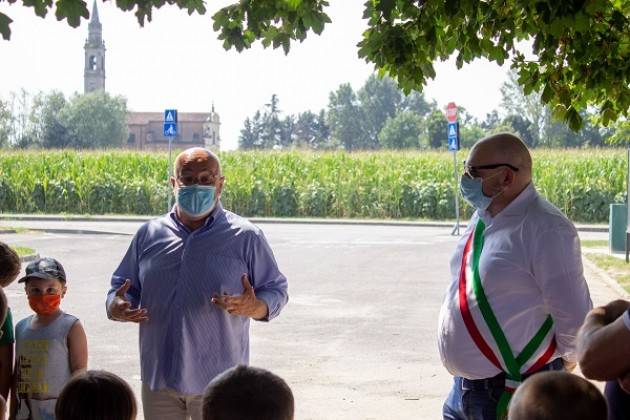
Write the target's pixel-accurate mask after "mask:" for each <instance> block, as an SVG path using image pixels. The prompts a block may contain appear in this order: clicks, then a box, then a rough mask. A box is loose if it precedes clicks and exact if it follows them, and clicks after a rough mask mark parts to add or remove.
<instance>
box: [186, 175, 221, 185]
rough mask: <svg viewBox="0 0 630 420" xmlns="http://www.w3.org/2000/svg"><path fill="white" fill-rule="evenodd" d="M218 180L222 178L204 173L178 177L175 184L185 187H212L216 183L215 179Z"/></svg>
mask: <svg viewBox="0 0 630 420" xmlns="http://www.w3.org/2000/svg"><path fill="white" fill-rule="evenodd" d="M220 178H223V176H222V175H213V174H205V173H204V174H201V175H198V176H192V175H180V176H178V177H177V182H178V183H179V184H180V185H184V186H186V187H188V186H191V185H214V183H215V182H217V179H220Z"/></svg>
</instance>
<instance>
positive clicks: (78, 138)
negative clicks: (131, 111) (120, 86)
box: [59, 91, 127, 148]
mask: <svg viewBox="0 0 630 420" xmlns="http://www.w3.org/2000/svg"><path fill="white" fill-rule="evenodd" d="M126 114H127V104H126V101H125V99H124V98H123V97H121V96H117V97H112V96H110V95H109V94H107V93H106V92H102V91H95V92H91V93H87V94H85V95H75V96H74V97H72V98H71V99H70V101H69V103H68V104H66V106H64V107H63V109H62V110H61V112H60V115H59V122H60V123H61V124H62V125H63V126H64V127H66V129H67V130H68V135H69V141H68V146H70V147H75V148H104V147H115V146H120V145H122V144H123V141H125V140H126V139H127V125H126V123H125V115H126Z"/></svg>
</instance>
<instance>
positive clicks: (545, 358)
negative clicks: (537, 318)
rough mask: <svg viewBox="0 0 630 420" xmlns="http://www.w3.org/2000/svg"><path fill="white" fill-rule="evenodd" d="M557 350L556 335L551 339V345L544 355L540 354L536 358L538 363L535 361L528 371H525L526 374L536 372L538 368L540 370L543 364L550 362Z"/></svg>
mask: <svg viewBox="0 0 630 420" xmlns="http://www.w3.org/2000/svg"><path fill="white" fill-rule="evenodd" d="M555 352H556V337H554V338H553V339H552V340H551V343H549V347H547V350H545V352H544V353H543V355H542V356H540V358H539V359H538V360H536V363H534V364H533V365H532V366H531V367H530V368H529V369H527V372H525V375H529V374H531V373H534V372H536V371H537V370H540V369H541V368H542V367H543V366H545V365H546V364H547V363H549V360H550V359H551V357H552V356H553V354H554V353H555Z"/></svg>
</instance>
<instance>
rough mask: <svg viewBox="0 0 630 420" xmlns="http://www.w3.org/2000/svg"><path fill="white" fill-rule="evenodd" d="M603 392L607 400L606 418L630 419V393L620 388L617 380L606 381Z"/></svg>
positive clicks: (615, 419) (611, 419) (609, 419)
mask: <svg viewBox="0 0 630 420" xmlns="http://www.w3.org/2000/svg"><path fill="white" fill-rule="evenodd" d="M604 394H605V395H606V401H607V402H608V420H630V394H628V393H627V392H626V391H624V390H623V389H621V387H620V386H619V382H617V381H608V382H606V388H604Z"/></svg>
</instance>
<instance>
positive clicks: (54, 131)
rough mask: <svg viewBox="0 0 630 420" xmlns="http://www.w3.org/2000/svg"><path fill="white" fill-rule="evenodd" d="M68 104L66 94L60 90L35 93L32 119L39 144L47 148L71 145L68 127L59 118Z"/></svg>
mask: <svg viewBox="0 0 630 420" xmlns="http://www.w3.org/2000/svg"><path fill="white" fill-rule="evenodd" d="M66 104H67V101H66V98H65V96H64V95H63V93H61V92H59V91H52V92H50V93H48V94H44V93H41V92H40V93H39V94H37V95H35V97H34V99H33V106H32V109H31V113H30V120H31V122H32V124H33V127H34V132H35V138H36V141H35V143H36V144H37V145H41V146H42V147H46V148H64V147H67V146H69V145H70V139H69V136H68V129H67V128H66V127H65V126H64V125H63V124H62V123H61V122H60V120H59V117H60V115H61V112H62V110H63V108H64V107H65V106H66Z"/></svg>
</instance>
